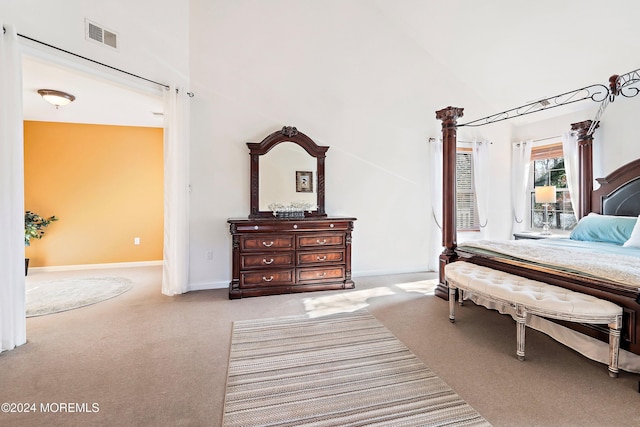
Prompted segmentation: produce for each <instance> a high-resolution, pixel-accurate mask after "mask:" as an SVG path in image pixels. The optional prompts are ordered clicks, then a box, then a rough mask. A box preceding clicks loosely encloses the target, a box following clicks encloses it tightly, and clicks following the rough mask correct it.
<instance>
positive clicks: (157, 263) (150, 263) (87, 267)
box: [29, 260, 164, 272]
mask: <svg viewBox="0 0 640 427" xmlns="http://www.w3.org/2000/svg"><path fill="white" fill-rule="evenodd" d="M163 262H164V261H162V260H160V261H137V262H110V263H105V264H78V265H52V266H48V267H29V271H34V272H35V271H42V272H47V271H71V270H102V269H107V268H132V267H155V266H161V265H162V263H163Z"/></svg>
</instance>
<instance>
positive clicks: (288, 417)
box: [223, 310, 490, 427]
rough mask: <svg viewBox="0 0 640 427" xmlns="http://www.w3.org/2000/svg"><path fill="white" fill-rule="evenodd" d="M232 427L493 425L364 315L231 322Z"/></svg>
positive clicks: (227, 422)
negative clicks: (266, 426)
mask: <svg viewBox="0 0 640 427" xmlns="http://www.w3.org/2000/svg"><path fill="white" fill-rule="evenodd" d="M223 425H224V426H225V427H232V426H245V427H246V426H264V425H269V426H317V427H322V426H356V425H357V426H361V425H367V426H399V425H402V426H424V425H430V426H443V425H447V426H488V425H490V424H489V423H488V422H487V421H486V420H485V419H484V418H483V417H482V416H481V415H480V414H479V413H478V412H477V411H476V410H475V409H473V408H472V407H471V406H470V405H468V404H467V403H466V402H465V401H464V400H462V398H460V396H459V395H458V394H456V393H455V392H454V391H453V390H452V389H451V388H450V387H449V386H448V385H447V384H445V382H444V381H442V380H441V379H440V378H438V377H437V376H436V375H435V374H434V373H433V372H432V371H431V370H430V369H429V368H428V367H427V366H425V365H424V364H423V363H422V362H421V361H420V359H418V358H417V357H416V356H415V355H414V354H413V353H412V352H411V351H410V350H409V349H408V348H407V347H406V346H405V345H404V344H403V343H401V342H400V341H399V340H398V339H397V338H396V337H395V336H394V335H393V334H392V333H391V332H390V331H389V330H387V329H386V328H385V327H384V326H383V325H382V324H381V323H380V322H378V320H377V319H376V318H375V317H373V316H372V315H371V314H369V313H368V312H367V311H364V310H361V311H357V312H354V313H339V314H332V315H329V316H324V317H318V318H309V317H307V316H288V317H280V318H271V319H260V320H257V321H255V320H244V321H236V322H234V323H233V334H232V341H231V353H230V359H229V368H228V379H227V388H226V395H225V406H224V418H223Z"/></svg>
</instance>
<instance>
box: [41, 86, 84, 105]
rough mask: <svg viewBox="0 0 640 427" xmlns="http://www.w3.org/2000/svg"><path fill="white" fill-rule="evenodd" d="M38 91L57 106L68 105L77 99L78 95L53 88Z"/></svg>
mask: <svg viewBox="0 0 640 427" xmlns="http://www.w3.org/2000/svg"><path fill="white" fill-rule="evenodd" d="M38 93H39V94H40V95H41V96H42V97H43V98H44V99H45V101H47V102H49V103H51V104H53V105H55V106H56V108H58V107H60V106H64V105H67V104H69V103H70V102H72V101H73V100H75V99H76V97H75V96H73V95H71V94H70V93H66V92H62V91H59V90H53V89H38Z"/></svg>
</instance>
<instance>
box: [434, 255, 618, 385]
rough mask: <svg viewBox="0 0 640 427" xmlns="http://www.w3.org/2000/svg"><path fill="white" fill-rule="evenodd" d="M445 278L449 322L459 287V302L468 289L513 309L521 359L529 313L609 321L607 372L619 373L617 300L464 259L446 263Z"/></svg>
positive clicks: (571, 318)
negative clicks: (447, 286) (531, 278)
mask: <svg viewBox="0 0 640 427" xmlns="http://www.w3.org/2000/svg"><path fill="white" fill-rule="evenodd" d="M445 278H446V280H447V283H448V285H449V320H450V321H451V322H452V323H453V322H455V305H456V297H455V295H456V289H458V290H459V292H458V293H459V303H460V305H462V301H463V291H468V292H470V293H472V294H475V295H478V296H482V297H484V298H486V299H487V300H489V301H491V302H493V303H497V304H502V305H503V306H504V305H507V306H510V307H511V308H512V309H514V311H515V320H516V325H517V332H516V339H517V351H516V354H517V356H518V359H519V360H524V341H525V326H526V322H527V316H529V315H536V316H540V317H545V318H551V319H560V320H565V321H569V322H579V323H589V324H606V325H608V326H609V375H610V376H612V377H617V376H618V352H619V348H620V329H621V328H622V308H620V307H619V306H617V305H616V304H614V303H612V302H610V301H605V300H602V299H600V298H596V297H594V296H591V295H586V294H582V293H579V292H574V291H571V290H569V289H565V288H561V287H559V286H553V285H549V284H547V283H543V282H538V281H535V280H530V279H526V278H524V277H520V276H516V275H513V274H509V273H505V272H503V271H499V270H494V269H491V268H487V267H484V266H480V265H476V264H472V263H469V262H465V261H457V262H453V263H451V264H447V265H446V266H445Z"/></svg>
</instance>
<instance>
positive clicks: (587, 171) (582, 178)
mask: <svg viewBox="0 0 640 427" xmlns="http://www.w3.org/2000/svg"><path fill="white" fill-rule="evenodd" d="M591 123H592V121H591V120H586V121H584V122H579V123H572V124H571V130H572V131H576V132H577V133H578V181H579V185H580V194H579V198H578V212H577V214H578V219H580V218H582V217H583V216H585V215H588V214H589V212H591V208H592V206H591V193H593V134H591V135H589V134H587V132H588V130H589V128H590V127H591ZM597 128H598V125H596V129H597Z"/></svg>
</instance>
